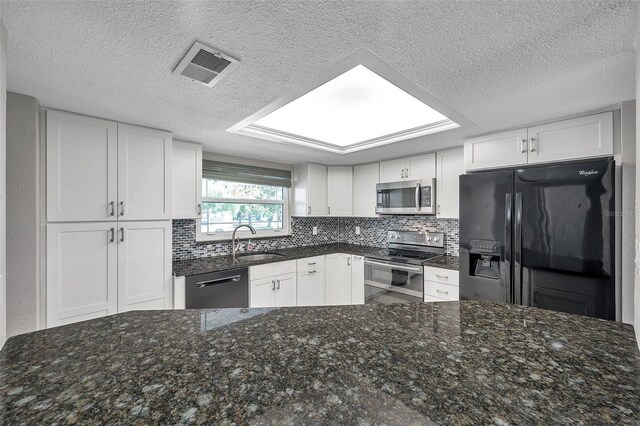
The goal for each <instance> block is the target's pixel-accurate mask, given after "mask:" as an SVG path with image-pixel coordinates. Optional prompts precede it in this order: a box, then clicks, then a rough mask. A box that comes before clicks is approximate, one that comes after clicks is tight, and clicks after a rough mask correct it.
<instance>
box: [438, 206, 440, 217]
mask: <svg viewBox="0 0 640 426" xmlns="http://www.w3.org/2000/svg"><path fill="white" fill-rule="evenodd" d="M438 216H440V204H438Z"/></svg>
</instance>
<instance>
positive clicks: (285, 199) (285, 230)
mask: <svg viewBox="0 0 640 426" xmlns="http://www.w3.org/2000/svg"><path fill="white" fill-rule="evenodd" d="M206 179H207V178H204V177H203V178H202V181H203V182H202V183H203V187H204V185H205V182H204V181H205V180H206ZM229 182H230V181H229ZM281 188H282V191H283V194H282V200H258V199H253V198H214V197H204V196H203V197H202V203H203V204H204V203H211V202H213V203H237V204H243V203H246V204H282V209H283V211H282V229H280V230H266V229H263V230H259V229H257V230H256V233H255V234H251V232H250V230H249V229H247V228H240V229H239V230H238V233H237V234H236V236H237V237H239V238H254V239H261V238H276V237H287V236H290V235H291V214H290V212H291V210H290V205H291V192H292V191H291V188H287V187H281ZM232 234H233V232H232V231H227V232H202V217H200V218H198V219H196V242H207V241H231V236H232Z"/></svg>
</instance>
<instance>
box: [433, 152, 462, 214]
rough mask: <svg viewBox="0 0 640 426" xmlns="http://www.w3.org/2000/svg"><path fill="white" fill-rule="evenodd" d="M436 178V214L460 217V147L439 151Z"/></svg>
mask: <svg viewBox="0 0 640 426" xmlns="http://www.w3.org/2000/svg"><path fill="white" fill-rule="evenodd" d="M437 158H438V178H437V179H436V205H437V209H436V215H437V217H441V218H452V219H458V218H459V217H460V175H461V174H464V151H463V149H462V148H459V149H451V150H448V151H440V152H438V153H437Z"/></svg>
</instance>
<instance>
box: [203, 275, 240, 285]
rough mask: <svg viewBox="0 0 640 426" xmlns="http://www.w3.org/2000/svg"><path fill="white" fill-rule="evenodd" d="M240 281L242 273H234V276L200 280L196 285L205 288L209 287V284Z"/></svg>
mask: <svg viewBox="0 0 640 426" xmlns="http://www.w3.org/2000/svg"><path fill="white" fill-rule="evenodd" d="M238 281H240V275H234V276H232V277H224V278H218V279H216V280H209V281H200V282H198V283H196V287H198V288H205V287H209V286H212V285H216V284H223V283H230V282H238Z"/></svg>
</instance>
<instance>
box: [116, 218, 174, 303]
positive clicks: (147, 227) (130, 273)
mask: <svg viewBox="0 0 640 426" xmlns="http://www.w3.org/2000/svg"><path fill="white" fill-rule="evenodd" d="M171 232H172V227H171V222H170V221H153V222H120V223H118V230H117V235H116V239H117V243H118V312H126V311H131V310H146V309H169V308H171V307H172V306H173V293H172V291H171V283H172V280H171Z"/></svg>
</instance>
